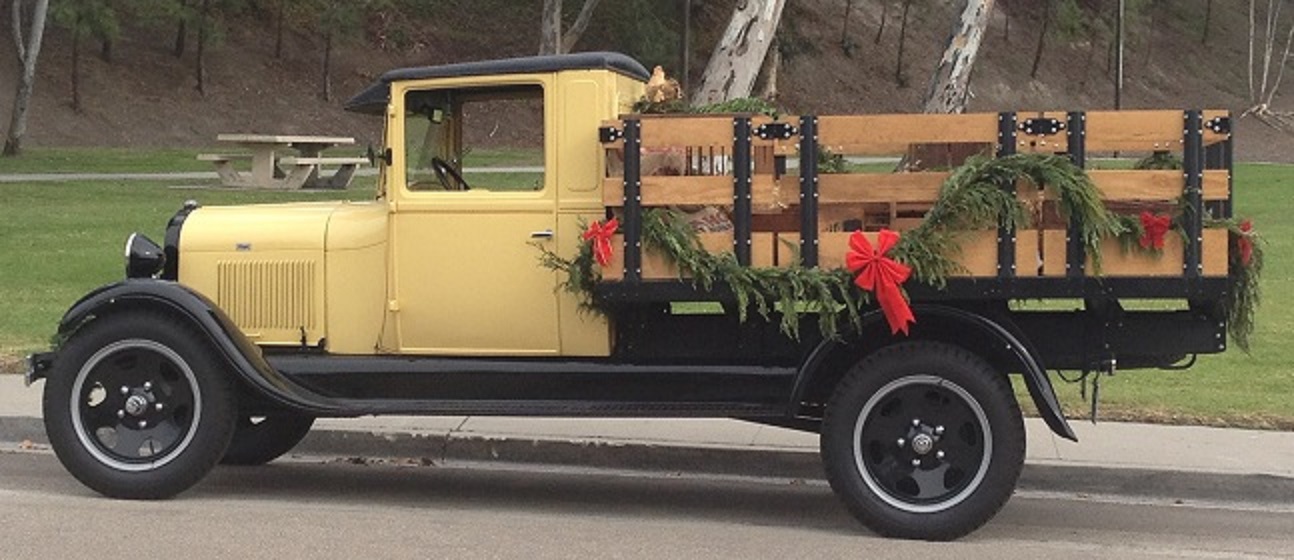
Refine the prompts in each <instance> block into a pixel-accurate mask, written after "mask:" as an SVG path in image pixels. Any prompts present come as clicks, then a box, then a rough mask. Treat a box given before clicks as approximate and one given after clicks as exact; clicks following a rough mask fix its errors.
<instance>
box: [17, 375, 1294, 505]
mask: <svg viewBox="0 0 1294 560" xmlns="http://www.w3.org/2000/svg"><path fill="white" fill-rule="evenodd" d="M42 387H43V384H41V383H38V384H36V385H34V386H32V387H30V388H25V387H23V384H22V377H21V376H18V375H0V441H7V442H14V441H22V440H31V441H34V442H44V441H45V438H44V430H43V428H42V426H41V424H40V421H39V418H40V395H41V389H42ZM1025 425H1026V429H1027V432H1028V442H1027V449H1028V451H1027V456H1026V468H1025V472H1024V475H1023V476H1022V479H1021V487H1022V488H1025V489H1029V490H1040V491H1060V492H1078V493H1095V494H1132V495H1138V496H1155V497H1167V498H1174V499H1185V500H1221V501H1254V502H1269V503H1280V504H1285V505H1290V504H1294V433H1291V432H1268V431H1257V430H1233V429H1220V428H1204V427H1195V426H1161V425H1150V424H1122V423H1102V424H1098V425H1092V424H1090V423H1088V422H1085V421H1079V420H1075V421H1073V423H1072V425H1073V426H1074V429H1075V431H1076V432H1077V433H1078V437H1079V443H1074V442H1070V441H1068V440H1065V439H1062V438H1059V437H1056V436H1054V435H1052V434H1051V432H1050V431H1048V430H1047V428H1046V426H1045V425H1044V424H1043V422H1042V421H1041V420H1039V419H1036V418H1029V419H1026V422H1025ZM817 451H818V438H817V436H816V435H815V434H808V433H803V432H797V431H793V430H787V429H782V428H774V427H768V426H761V425H758V424H752V423H749V422H743V421H738V420H726V419H680V420H662V419H620V418H614V419H600V418H599V419H586V418H579V419H566V418H512V417H475V416H473V417H466V416H457V417H402V416H401V417H366V418H357V419H322V420H320V421H318V422H317V423H316V424H315V430H314V431H313V432H311V434H310V436H309V437H307V438H306V440H305V441H304V442H303V443H302V445H301V446H299V447H298V448H297V449H296V450H295V452H297V453H302V454H317V455H339V456H347V457H357V456H362V457H402V458H425V459H430V460H431V461H433V462H437V461H440V462H443V461H507V462H522V463H545V464H563V465H580V466H588V467H607V468H633V469H653V470H667V471H676V472H701V473H719V474H729V475H745V476H775V477H786V478H811V479H818V478H821V477H822V472H821V467H820V465H819V463H818V456H817Z"/></svg>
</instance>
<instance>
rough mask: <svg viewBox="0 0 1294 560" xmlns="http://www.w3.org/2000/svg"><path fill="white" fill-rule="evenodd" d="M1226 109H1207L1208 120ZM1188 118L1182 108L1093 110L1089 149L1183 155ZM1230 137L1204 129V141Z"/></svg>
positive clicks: (1090, 115)
mask: <svg viewBox="0 0 1294 560" xmlns="http://www.w3.org/2000/svg"><path fill="white" fill-rule="evenodd" d="M1228 115H1229V113H1228V112H1227V111H1225V110H1219V109H1210V110H1208V111H1204V113H1203V118H1204V121H1205V122H1208V120H1209V119H1212V118H1215V117H1226V116H1228ZM1184 130H1185V120H1184V118H1183V112H1182V111H1090V112H1088V113H1087V149H1088V151H1093V152H1114V151H1128V152H1154V151H1168V152H1172V153H1176V154H1180V153H1181V151H1182V136H1183V132H1184ZM1226 139H1227V135H1225V134H1218V133H1216V132H1213V131H1212V130H1209V129H1208V128H1205V129H1204V144H1205V145H1208V144H1214V143H1217V142H1222V141H1224V140H1226Z"/></svg>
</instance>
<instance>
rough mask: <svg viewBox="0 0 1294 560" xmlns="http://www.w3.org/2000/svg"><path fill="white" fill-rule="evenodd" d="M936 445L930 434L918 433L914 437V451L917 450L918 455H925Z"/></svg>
mask: <svg viewBox="0 0 1294 560" xmlns="http://www.w3.org/2000/svg"><path fill="white" fill-rule="evenodd" d="M934 446H935V440H934V438H932V437H930V436H929V435H926V434H917V435H916V436H915V437H913V438H912V451H914V452H916V454H917V455H925V454H926V453H929V452H930V450H931V449H933V448H934Z"/></svg>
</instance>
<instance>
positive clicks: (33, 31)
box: [3, 0, 49, 156]
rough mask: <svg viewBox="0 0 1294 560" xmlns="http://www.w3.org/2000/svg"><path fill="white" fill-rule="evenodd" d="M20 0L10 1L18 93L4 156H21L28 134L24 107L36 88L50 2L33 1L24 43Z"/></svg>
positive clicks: (10, 120) (28, 104)
mask: <svg viewBox="0 0 1294 560" xmlns="http://www.w3.org/2000/svg"><path fill="white" fill-rule="evenodd" d="M22 4H23V2H22V1H21V0H13V4H12V6H13V13H12V19H13V22H12V23H13V40H14V46H16V47H17V52H18V63H19V65H20V67H21V68H20V70H21V74H20V75H19V77H18V82H17V86H18V87H17V94H16V95H15V96H14V99H13V112H12V113H10V116H9V134H8V135H7V136H6V137H5V143H4V151H3V155H6V156H16V155H18V154H21V153H22V137H23V135H25V134H27V108H28V106H30V104H31V94H32V89H33V87H34V86H35V85H36V59H37V58H38V57H39V56H40V45H41V41H42V40H43V39H44V37H45V16H46V14H48V13H49V0H36V6H35V8H34V9H33V10H32V16H31V28H30V30H29V31H28V33H27V41H23V28H22V27H23V25H22Z"/></svg>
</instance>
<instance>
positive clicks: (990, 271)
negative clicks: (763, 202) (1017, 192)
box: [777, 230, 1038, 277]
mask: <svg viewBox="0 0 1294 560" xmlns="http://www.w3.org/2000/svg"><path fill="white" fill-rule="evenodd" d="M1022 233H1023V232H1022ZM1030 233H1032V234H1033V235H1027V236H1026V235H1022V237H1023V238H1024V239H1023V240H1022V241H1021V242H1020V243H1018V244H1017V249H1016V254H1017V257H1018V258H1020V259H1021V260H1024V259H1027V261H1026V262H1030V263H1033V262H1037V260H1038V252H1037V246H1038V243H1037V241H1036V239H1037V237H1038V236H1037V233H1036V232H1030ZM851 235H853V232H840V231H831V232H826V231H824V232H819V233H818V265H819V266H821V267H822V268H824V269H835V268H844V266H845V255H846V254H848V253H849V237H850V236H851ZM863 235H866V236H867V239H868V240H869V241H871V242H872V244H873V246H874V245H875V243H876V235H877V234H876V233H874V232H866V233H864V234H863ZM957 235H958V237H957V242H958V244H959V245H960V246H961V254H960V255H955V256H954V258H956V259H957V262H959V263H961V265H962V266H963V267H965V268H966V271H965V272H963V273H961V274H959V275H958V276H975V277H983V276H997V231H996V230H985V231H966V232H961V233H958V234H957ZM1029 238H1032V239H1034V241H1030V240H1029ZM799 244H800V236H799V234H795V233H779V234H777V245H778V248H779V249H778V254H777V255H778V259H777V265H778V266H790V265H791V264H792V262H793V256H792V255H793V252H792V251H790V250H788V249H786V247H787V246H791V247H797V246H799Z"/></svg>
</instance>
